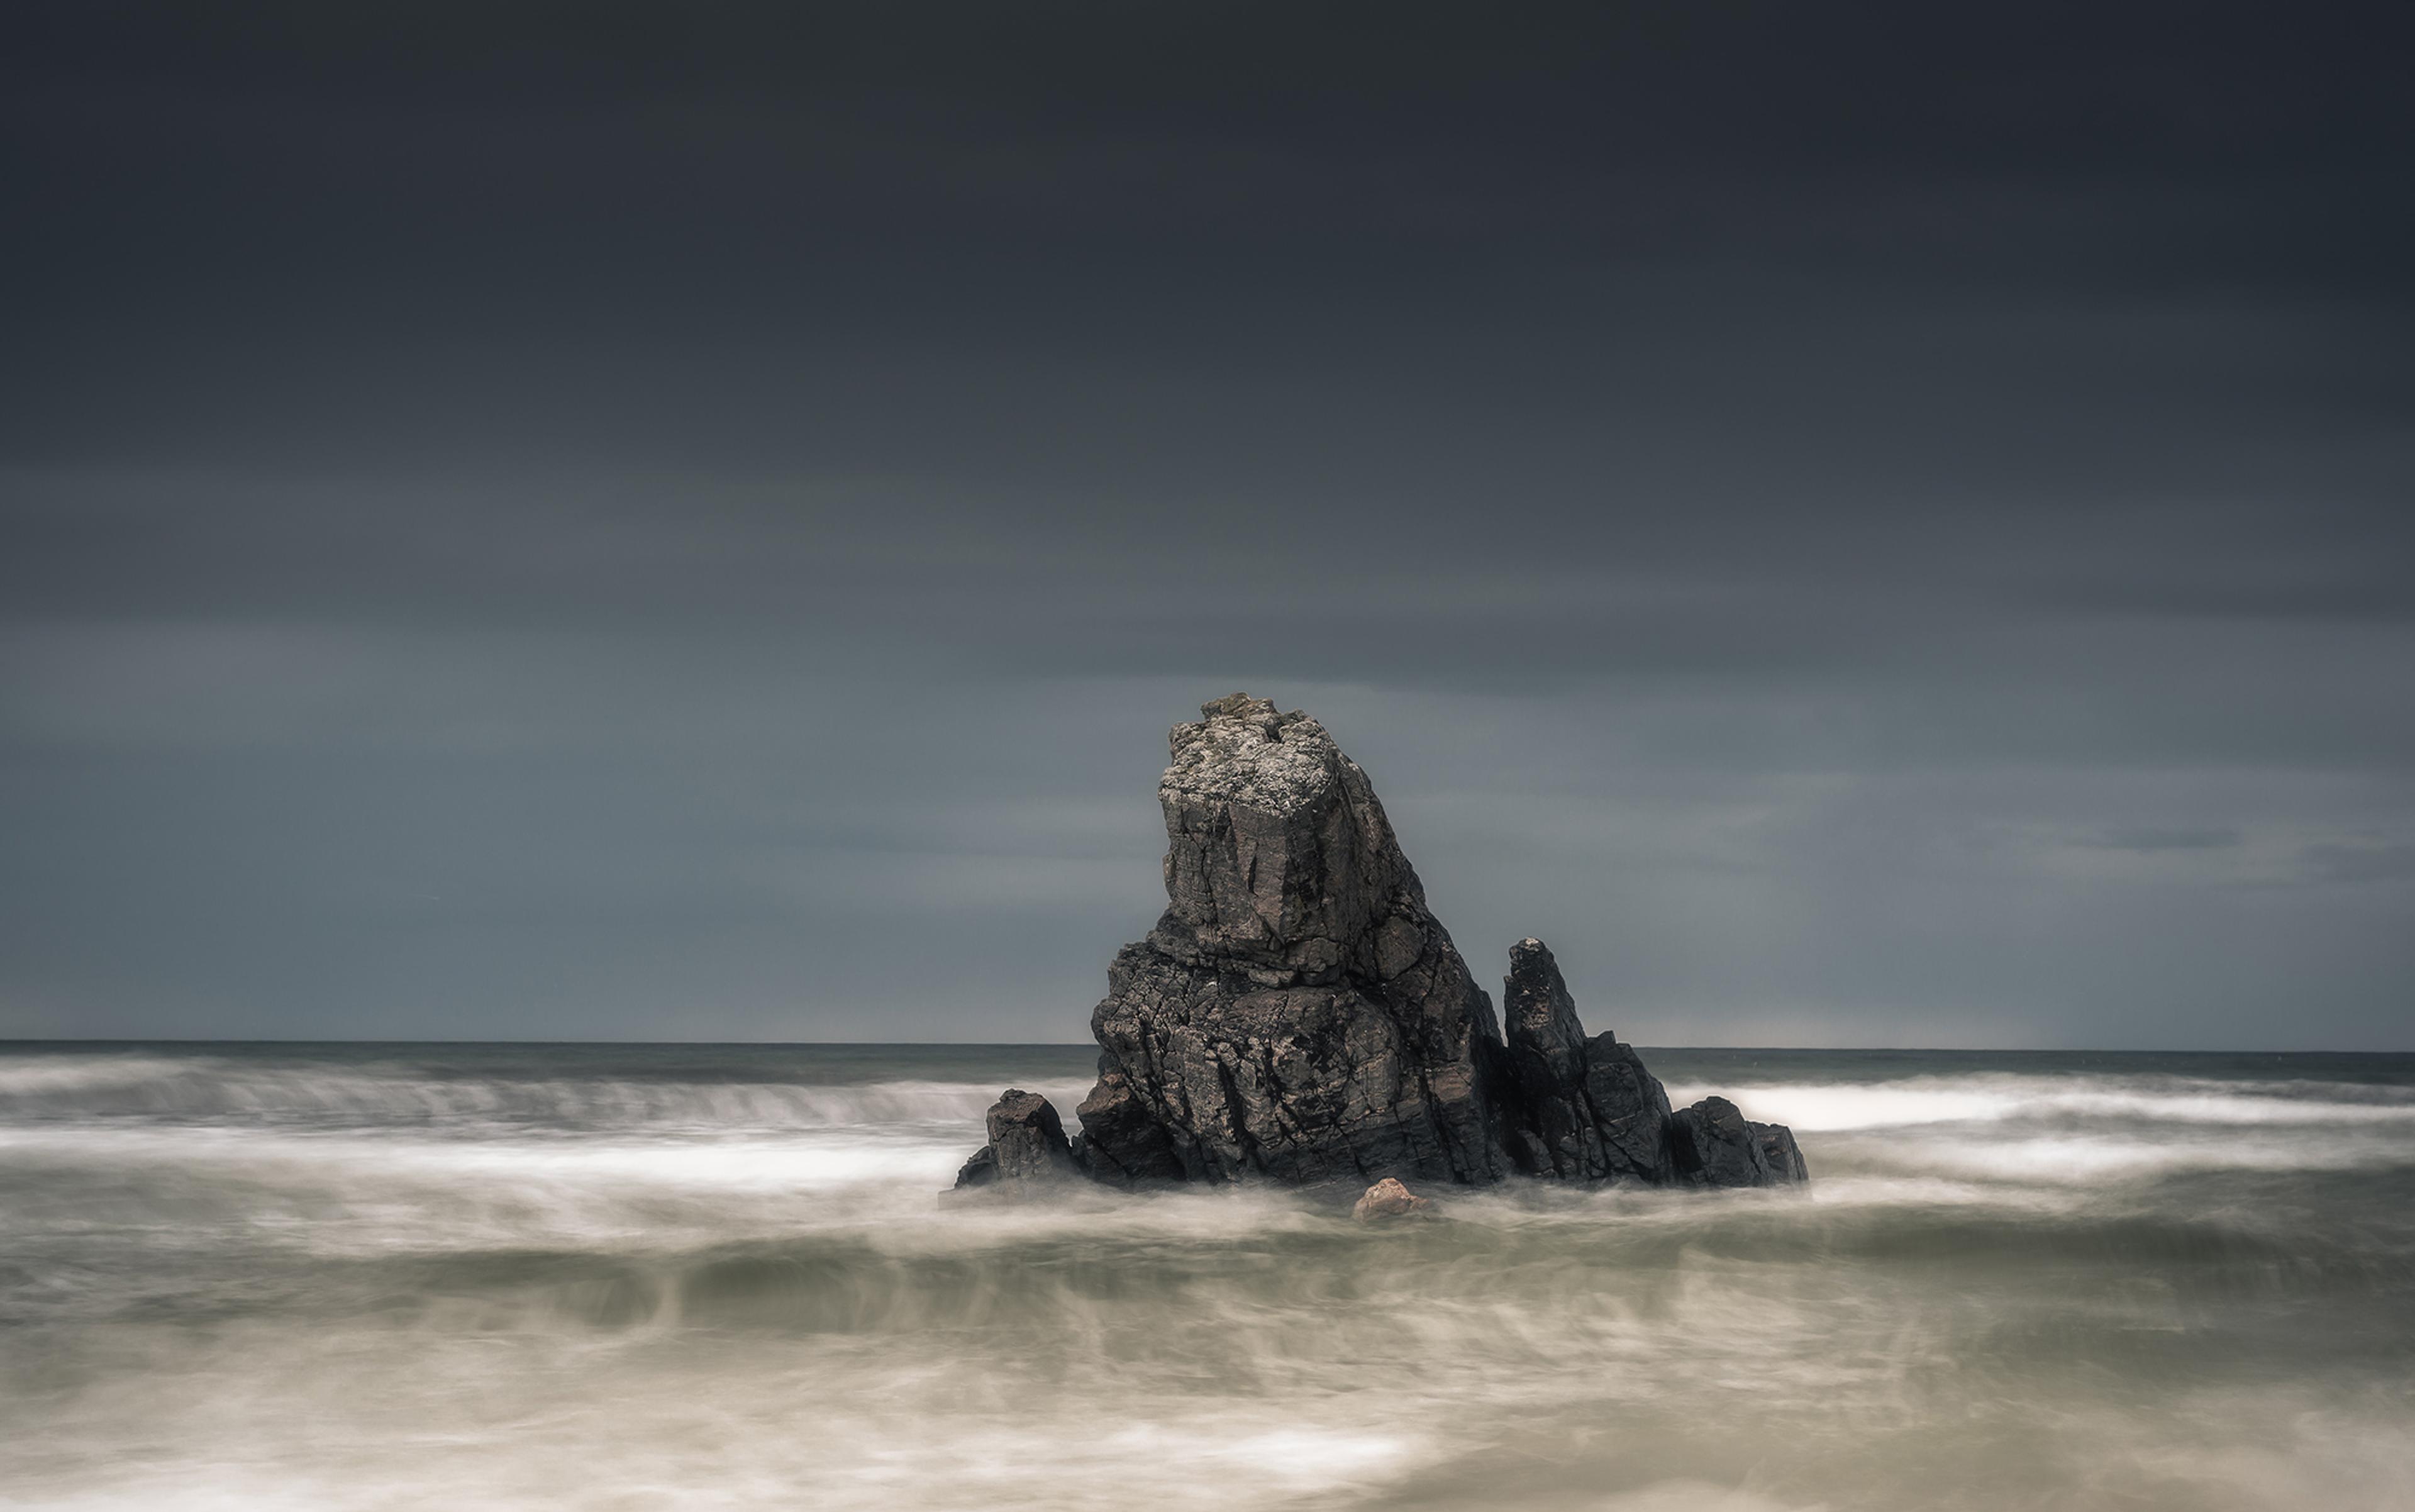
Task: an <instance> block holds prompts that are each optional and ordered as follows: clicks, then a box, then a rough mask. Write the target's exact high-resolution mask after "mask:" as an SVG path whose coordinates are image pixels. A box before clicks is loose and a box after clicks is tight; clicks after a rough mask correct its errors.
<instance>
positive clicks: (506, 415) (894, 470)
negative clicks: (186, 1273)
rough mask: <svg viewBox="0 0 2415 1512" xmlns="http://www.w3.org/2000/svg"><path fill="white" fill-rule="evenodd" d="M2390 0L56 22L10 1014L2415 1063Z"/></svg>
mask: <svg viewBox="0 0 2415 1512" xmlns="http://www.w3.org/2000/svg"><path fill="white" fill-rule="evenodd" d="M2407 14H2408V13H2407V11H2406V10H2405V8H2404V7H2395V6H2391V7H2380V6H2377V7H2372V8H2371V9H2370V10H2364V9H2361V8H2360V7H2346V6H2340V7H2274V6H2262V7H2228V6H2224V5H2208V4H2202V3H2196V4H2186V5H2172V6H2156V7H2123V6H2119V5H2112V6H2108V5H2103V4H2089V5H2074V6H2062V5H2053V4H2031V5H2022V6H2018V7H2004V6H1991V7H1973V6H1964V5H1948V6H1938V5H1933V4H1923V5H1917V6H1907V7H1899V8H1898V7H1840V6H1804V5H1799V4H1781V5H1767V6H1754V5H1702V4H1690V3H1689V4H1671V5H1667V6H1647V7H1606V6H1596V5H1587V6H1583V7H1572V8H1568V9H1560V8H1557V7H1533V6H1526V7H1478V6H1464V5H1463V6H1453V7H1420V6H1415V5H1405V4H1399V3H1389V4H1383V5H1375V6H1366V7H1345V6H1330V7H1315V6H1299V5H1297V4H1292V5H1282V6H1267V7H1255V6H1244V5H1207V4H1176V3H1172V0H1168V3H1162V4H1147V5H1112V6H1109V5H1100V6H1068V5H1014V6H998V5H992V4H981V5H961V6H959V5H929V4H910V3H909V4H900V5H880V6H875V5H872V4H870V3H868V0H867V3H864V4H859V5H849V6H846V7H836V6H794V5H777V6H762V7H756V6H737V5H713V4H681V5H674V4H670V3H667V0H663V3H657V4H651V5H610V4H592V3H590V4H580V5H568V4H564V5H547V6H541V7H540V6H526V5H513V4H503V3H497V0H484V3H480V4H476V5H462V6H456V5H450V4H441V3H436V0H413V3H411V4H407V5H395V6H386V5H377V4H369V3H358V4H345V5H319V4H295V5H290V6H288V5H277V6H268V5H257V6H246V5H234V4H225V3H219V4H214V5H210V6H205V7H194V8H192V9H191V10H189V11H188V10H187V9H185V8H184V7H177V6H173V5H161V4H148V5H142V6H116V5H111V4H105V3H101V0H63V3H59V4H52V3H49V0H18V3H15V4H12V5H10V6H9V7H8V11H7V15H6V17H5V19H0V123H4V124H0V196H4V197H5V198H0V225H5V227H6V233H5V236H0V275H5V279H0V302H4V303H0V332H5V333H6V334H5V337H0V352H5V355H0V1035H18V1036H175V1037H219V1036H240V1037H330V1038H352V1037H372V1038H419V1037H435V1038H456V1037H471V1038H529V1039H550V1038H636V1039H772V1040H811V1039H871V1040H883V1039H885V1040H921V1039H952V1040H1080V1039H1082V1038H1084V1037H1085V1035H1086V1033H1087V1016H1088V1011H1089V1009H1090V1006H1091V1004H1092V1003H1093V1002H1094V1001H1095V1000H1096V998H1097V997H1098V996H1099V994H1100V993H1101V992H1102V990H1103V983H1104V969H1105V966H1106V962H1107V958H1108V956H1109V955H1110V954H1111V953H1112V951H1113V950H1114V949H1115V947H1116V946H1117V945H1118V944H1119V943H1120V942H1122V941H1124V940H1127V939H1131V938H1133V937H1135V936H1138V935H1139V934H1140V933H1141V932H1142V931H1143V930H1145V929H1146V928H1147V925H1148V924H1149V922H1150V921H1151V920H1152V919H1153V918H1154V917H1155V915H1156V913H1157V911H1158V909H1159V908H1160V906H1162V902H1163V894H1162V890H1161V885H1160V881H1159V876H1158V868H1157V857H1158V855H1159V853H1160V852H1161V850H1162V838H1163V837H1162V830H1161V828H1160V823H1159V819H1158V816H1157V810H1156V803H1155V793H1154V789H1155V784H1156V779H1157V773H1158V771H1159V770H1160V768H1161V767H1162V765H1163V762H1164V759H1165V748H1164V734H1165V729H1166V727H1167V726H1169V725H1171V724H1173V723H1174V722H1176V721H1177V720H1178V719H1183V718H1188V717H1193V716H1194V714H1195V710H1196V706H1197V705H1198V704H1199V703H1200V702H1201V701H1202V700H1203V699H1206V698H1209V697H1213V696H1218V695H1221V694H1223V693H1226V692H1229V691H1232V690H1234V689H1236V688H1241V689H1247V690H1248V691H1250V692H1252V693H1253V694H1259V695H1262V696H1271V697H1273V698H1275V699H1276V700H1277V701H1278V702H1280V703H1281V704H1282V705H1283V706H1284V707H1286V708H1289V707H1303V708H1306V709H1307V710H1309V711H1311V712H1312V713H1314V714H1315V715H1317V716H1318V717H1319V718H1320V719H1322V720H1323V721H1324V722H1325V723H1326V725H1327V726H1328V727H1329V728H1330V729H1331V730H1332V731H1333V733H1334V735H1335V736H1336V738H1337V739H1338V740H1339V741H1341V742H1342V746H1343V748H1344V749H1345V750H1347V751H1349V752H1350V753H1351V754H1352V755H1354V756H1356V757H1357V759H1358V760H1359V762H1360V763H1361V764H1362V765H1364V766H1365V767H1366V768H1367V770H1368V771H1369V773H1370V774H1371V775H1372V777H1373V780H1374V782H1375V784H1376V787H1377V790H1378V791H1379V792H1380V793H1381V794H1382V795H1383V797H1384V799H1385V801H1386V803H1387V806H1388V809H1389V810H1390V813H1391V816H1392V818H1393V821H1394V823H1395V825H1396V827H1397V828H1398V830H1399V831H1400V834H1401V837H1402V840H1403V845H1404V846H1406V848H1407V850H1408V852H1409V855H1410V857H1411V859H1412V860H1413V861H1415V862H1416V863H1417V865H1418V869H1419V871H1420V873H1421V874H1422V875H1423V876H1424V878H1425V881H1426V885H1427V889H1428V891H1429V894H1430V896H1431V898H1432V901H1433V905H1434V906H1435V908H1436V911H1437V912H1438V913H1439V914H1440V915H1441V917H1442V918H1443V920H1444V921H1445V922H1446V923H1447V924H1448V926H1449V928H1450V929H1451V930H1452V932H1453V934H1454V936H1456V938H1457V939H1458V942H1459V944H1460V946H1461V948H1462V950H1463V951H1464V952H1465V953H1466V954H1467V956H1468V957H1469V959H1470V961H1471V963H1472V964H1473V965H1474V966H1476V968H1477V972H1478V978H1479V980H1483V981H1488V982H1489V983H1493V984H1496V985H1497V982H1498V980H1499V977H1500V974H1501V971H1502V970H1503V967H1504V963H1505V957H1506V951H1507V949H1508V945H1509V944H1510V942H1511V941H1512V940H1514V939H1516V938H1517V937H1518V936H1522V935H1527V934H1536V935H1540V936H1543V937H1544V938H1546V939H1547V940H1549V941H1550V942H1551V943H1552V945H1553V948H1554V949H1555V951H1557V953H1558V955H1559V958H1560V960H1561V962H1562V963H1563V964H1564V965H1565V966H1566V967H1567V968H1568V973H1569V977H1570V981H1571V984H1572V986H1573V988H1574V989H1575V991H1576V994H1577V996H1578V999H1579V1002H1580V1005H1581V1007H1582V1009H1583V1013H1584V1016H1585V1018H1586V1021H1587V1023H1588V1025H1591V1026H1593V1027H1597V1028H1598V1027H1604V1026H1610V1027H1614V1028H1616V1029H1617V1030H1618V1032H1619V1033H1620V1034H1621V1035H1622V1036H1624V1037H1628V1038H1631V1039H1633V1040H1638V1041H1640V1042H1643V1043H1645V1044H1801V1045H1815V1044H1888V1045H1987V1046H1996V1045H2002V1046H2033V1045H2034V1046H2108V1047H2118V1046H2153V1047H2206V1048H2273V1049H2288V1048H2337V1049H2415V363H2410V356H2409V354H2410V352H2415V188H2410V185H2415V90H2410V89H2409V88H2408V83H2407V77H2406V68H2407V60H2408V57H2409V56H2410V55H2415V32H2411V31H2410V27H2409V23H2408V21H2407V20H2406V19H2404V18H2405V17H2406V16H2407Z"/></svg>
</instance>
